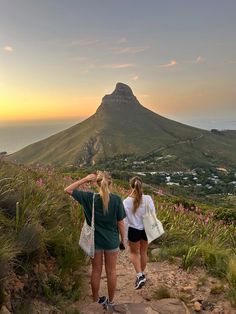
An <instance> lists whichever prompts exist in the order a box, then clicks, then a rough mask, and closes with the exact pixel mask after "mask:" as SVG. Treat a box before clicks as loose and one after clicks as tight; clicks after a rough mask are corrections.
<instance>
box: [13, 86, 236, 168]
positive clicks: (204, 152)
mask: <svg viewBox="0 0 236 314" xmlns="http://www.w3.org/2000/svg"><path fill="white" fill-rule="evenodd" d="M161 151H163V152H165V153H166V154H173V155H175V156H176V159H178V160H179V164H180V165H182V167H189V166H191V165H192V160H196V162H199V163H203V164H208V163H209V161H210V162H211V163H212V162H213V163H214V162H216V163H217V165H221V166H222V165H225V164H226V165H227V166H232V165H233V162H234V159H235V153H234V152H235V151H236V132H234V131H227V132H210V131H206V130H202V129H198V128H194V127H191V126H188V125H184V124H182V123H178V122H176V121H173V120H170V119H167V118H164V117H162V116H160V115H158V114H156V113H154V112H152V111H150V110H148V109H147V108H145V107H143V106H142V105H141V104H140V103H139V102H138V100H137V99H136V97H135V96H134V95H133V93H132V90H131V89H130V88H129V87H128V86H127V85H125V84H122V83H118V84H117V86H116V89H115V91H114V92H113V93H112V94H110V95H106V96H105V97H103V100H102V104H101V105H100V106H99V108H98V109H97V112H96V113H95V114H94V115H92V116H91V117H90V118H88V119H87V120H85V121H83V122H81V123H79V124H77V125H75V126H73V127H71V128H69V129H67V130H65V131H62V132H60V133H57V134H56V135H53V136H51V137H49V138H47V139H45V140H42V141H39V142H37V143H34V144H32V145H29V146H27V147H26V148H24V149H22V150H20V151H19V152H16V153H14V154H12V155H11V156H10V159H11V160H16V161H18V162H22V163H36V162H42V163H52V164H57V165H68V164H76V165H81V164H91V163H95V162H98V161H99V160H100V159H103V158H104V157H112V156H115V155H121V154H134V155H137V156H143V155H147V154H150V153H155V154H156V153H159V152H161Z"/></svg>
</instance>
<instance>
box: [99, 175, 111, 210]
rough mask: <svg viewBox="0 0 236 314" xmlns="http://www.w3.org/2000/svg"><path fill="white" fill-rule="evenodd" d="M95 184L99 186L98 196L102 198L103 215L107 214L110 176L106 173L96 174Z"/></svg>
mask: <svg viewBox="0 0 236 314" xmlns="http://www.w3.org/2000/svg"><path fill="white" fill-rule="evenodd" d="M97 184H98V186H99V194H100V196H101V198H102V204H103V213H104V214H106V213H107V212H108V203H109V200H110V196H109V193H110V189H109V187H110V185H111V175H110V174H109V173H108V172H107V171H98V172H97Z"/></svg>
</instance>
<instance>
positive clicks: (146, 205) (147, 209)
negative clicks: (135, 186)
mask: <svg viewBox="0 0 236 314" xmlns="http://www.w3.org/2000/svg"><path fill="white" fill-rule="evenodd" d="M143 196H144V195H143ZM145 212H146V215H150V214H151V211H150V207H149V204H148V195H145Z"/></svg>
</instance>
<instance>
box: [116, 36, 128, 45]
mask: <svg viewBox="0 0 236 314" xmlns="http://www.w3.org/2000/svg"><path fill="white" fill-rule="evenodd" d="M127 41H128V40H127V38H126V37H121V38H120V39H119V40H118V41H117V43H118V44H125V43H127Z"/></svg>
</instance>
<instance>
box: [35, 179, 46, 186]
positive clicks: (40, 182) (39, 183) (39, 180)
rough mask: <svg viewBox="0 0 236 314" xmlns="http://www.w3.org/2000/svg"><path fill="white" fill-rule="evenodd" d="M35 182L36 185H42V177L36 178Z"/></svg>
mask: <svg viewBox="0 0 236 314" xmlns="http://www.w3.org/2000/svg"><path fill="white" fill-rule="evenodd" d="M36 184H37V186H43V185H44V182H43V179H42V178H40V179H38V180H37V181H36Z"/></svg>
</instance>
